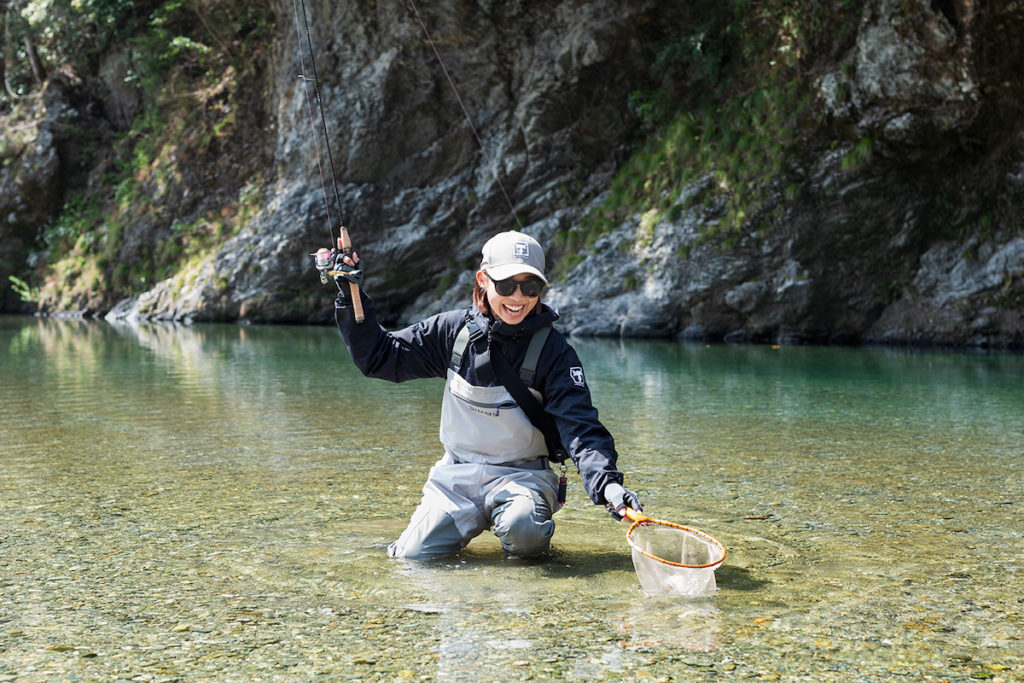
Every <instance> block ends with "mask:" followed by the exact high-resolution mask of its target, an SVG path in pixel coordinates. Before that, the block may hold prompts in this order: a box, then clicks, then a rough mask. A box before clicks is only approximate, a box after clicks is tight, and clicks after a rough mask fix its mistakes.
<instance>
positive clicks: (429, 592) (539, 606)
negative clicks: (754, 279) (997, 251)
mask: <svg viewBox="0 0 1024 683" xmlns="http://www.w3.org/2000/svg"><path fill="white" fill-rule="evenodd" d="M575 345H576V347H577V350H578V351H579V353H580V355H581V357H582V359H583V361H584V364H585V365H586V367H587V371H588V379H589V381H590V383H591V385H592V389H593V392H594V397H595V402H596V403H597V405H598V407H599V408H600V410H601V415H602V418H603V419H604V421H605V422H606V423H607V424H608V426H609V427H610V428H611V430H612V432H613V433H614V434H615V435H616V440H617V444H618V446H619V450H620V452H621V454H622V455H621V458H622V461H621V464H622V467H623V469H624V470H625V471H626V472H627V476H628V482H629V484H631V485H632V487H635V488H636V489H638V491H639V492H640V494H641V497H642V499H643V500H644V503H645V510H646V512H648V513H649V514H651V515H652V516H656V517H660V518H663V519H669V520H673V521H678V522H681V523H684V524H688V525H690V526H694V527H696V528H699V529H702V530H704V531H707V532H709V533H711V534H712V535H714V536H715V537H717V538H718V539H719V540H721V541H722V542H723V543H724V544H725V545H726V547H727V549H728V551H729V555H728V557H727V558H726V562H725V564H724V565H723V566H722V567H721V568H719V570H718V571H717V581H718V587H719V591H718V593H717V594H716V595H715V596H714V597H713V598H710V599H706V600H679V599H673V598H668V597H645V596H644V595H643V593H642V592H641V591H640V587H639V583H638V581H637V578H636V574H635V573H634V571H633V567H632V562H631V560H630V553H629V548H628V546H627V545H626V543H625V540H624V534H625V530H626V527H625V525H622V524H617V523H615V522H614V521H612V520H611V519H610V518H609V517H608V516H607V514H606V513H605V512H604V511H603V509H600V508H596V507H594V506H593V505H591V504H590V503H589V500H587V499H586V498H585V495H584V494H583V492H582V489H581V487H580V485H579V481H578V480H575V481H571V483H570V500H569V504H568V505H567V506H566V508H565V509H563V510H562V511H561V512H559V514H558V515H557V517H556V521H557V524H558V529H557V531H556V534H555V539H554V551H553V553H552V556H551V557H550V558H548V559H546V560H545V561H541V562H524V561H521V560H516V559H510V558H506V557H504V556H503V554H502V552H501V549H500V546H499V545H498V544H497V541H495V540H494V539H493V538H491V537H490V536H489V535H484V536H481V537H480V538H478V539H476V540H475V541H474V542H473V543H472V544H471V545H470V546H469V548H467V549H466V550H465V551H463V552H462V553H460V554H459V555H457V556H454V557H450V558H445V559H444V560H439V561H435V562H430V563H406V562H398V561H392V560H389V559H387V558H386V556H385V550H384V549H385V547H386V545H387V543H388V542H390V541H391V540H393V539H394V538H395V537H396V536H397V535H398V533H400V532H401V530H402V529H403V528H404V526H405V523H406V521H407V519H408V517H409V515H410V514H411V512H412V509H413V508H414V507H415V505H416V502H417V501H418V498H419V489H420V486H421V484H422V482H423V479H424V478H425V476H426V472H427V469H429V467H430V465H431V463H432V462H433V461H434V460H435V459H436V458H437V457H438V455H439V453H440V445H439V444H438V442H437V418H438V413H439V409H440V391H441V387H442V386H443V385H442V383H441V382H440V381H423V382H411V383H408V384H402V385H391V384H387V383H384V382H377V381H371V380H367V379H365V378H363V377H362V376H361V375H359V373H358V371H356V370H355V369H354V368H353V367H352V365H351V363H349V362H348V359H347V356H346V354H345V351H344V347H343V345H342V344H341V343H340V340H339V338H338V336H337V333H336V332H334V331H333V330H331V329H327V328H308V327H246V326H229V325H196V326H189V327H180V326H172V325H139V326H120V325H118V326H114V325H109V324H106V323H98V322H86V321H57V320H47V319H21V318H0V353H3V354H4V356H5V357H4V361H3V365H2V370H0V372H2V385H0V459H2V460H0V462H2V465H3V467H2V472H0V525H2V527H3V529H4V530H5V533H4V536H3V537H2V538H0V594H2V600H0V678H2V677H3V676H16V677H17V680H19V681H20V680H54V679H61V678H73V679H74V678H125V679H131V678H136V677H139V678H141V679H147V677H148V678H155V679H159V678H171V679H173V678H174V677H175V676H179V677H181V676H184V677H186V678H189V677H199V678H208V679H223V678H224V677H225V674H226V673H231V675H233V676H235V677H249V678H273V677H286V678H298V679H308V678H314V677H316V676H326V677H329V678H330V677H343V676H344V677H349V676H354V677H364V678H369V679H376V678H387V679H391V678H402V677H417V678H418V677H420V676H426V677H428V678H433V679H438V680H474V679H480V678H484V679H499V678H500V679H509V678H525V677H531V676H532V677H535V678H545V677H546V678H557V679H570V680H593V679H601V678H606V677H623V676H627V675H629V676H637V677H645V676H649V677H653V678H655V679H657V678H675V679H682V680H689V679H703V678H714V677H721V676H728V675H734V676H736V677H769V678H770V677H777V678H781V679H784V680H785V679H791V678H807V679H813V680H848V679H850V678H853V679H859V680H883V679H889V678H892V677H893V676H909V677H913V678H922V677H933V678H936V679H943V678H944V679H949V680H968V679H972V678H992V679H997V680H998V679H1003V680H1015V679H1018V678H1020V677H1022V676H1024V668H1022V667H1024V652H1022V645H1021V643H1022V642H1024V641H1022V637H1024V625H1022V622H1024V618H1022V612H1024V598H1022V597H1021V596H1022V595H1024V581H1022V567H1024V556H1022V552H1024V551H1022V548H1024V544H1022V542H1021V527H1020V519H1021V499H1022V492H1024V476H1022V470H1024V465H1022V459H1024V417H1022V414H1024V413H1022V411H1021V409H1020V406H1021V405H1024V357H1022V356H1019V355H1000V354H984V355H983V354H959V353H941V352H921V353H913V352H907V351H895V350H884V349H825V348H814V347H783V348H780V349H773V348H769V347H730V346H711V347H705V346H703V345H696V346H694V345H682V344H672V343H657V342H617V341H604V340H580V341H578V342H576V343H575ZM239 672H248V674H251V675H248V676H246V675H243V674H241V673H239Z"/></svg>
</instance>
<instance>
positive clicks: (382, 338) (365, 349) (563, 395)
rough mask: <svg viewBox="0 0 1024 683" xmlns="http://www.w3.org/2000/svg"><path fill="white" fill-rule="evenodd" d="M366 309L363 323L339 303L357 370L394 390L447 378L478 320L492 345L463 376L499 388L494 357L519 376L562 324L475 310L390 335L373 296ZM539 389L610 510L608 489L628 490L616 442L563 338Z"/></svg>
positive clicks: (473, 355)
mask: <svg viewBox="0 0 1024 683" xmlns="http://www.w3.org/2000/svg"><path fill="white" fill-rule="evenodd" d="M362 302H363V312H364V313H365V315H366V319H365V320H364V321H363V322H362V323H356V322H355V320H354V319H353V315H352V311H351V306H350V305H349V304H348V303H347V301H346V300H345V299H344V297H342V296H339V297H338V300H337V301H336V302H335V320H336V321H337V323H338V329H339V330H340V331H341V334H342V336H343V337H344V339H345V345H346V346H347V347H348V351H349V354H350V355H351V356H352V360H353V361H354V362H355V364H356V367H358V368H359V370H360V371H361V372H362V373H363V374H364V375H366V376H367V377H377V378H380V379H386V380H389V381H391V382H404V381H406V380H410V379H419V378H424V377H440V378H444V377H446V376H447V374H448V367H449V364H450V361H451V356H452V347H453V346H454V345H455V337H456V336H457V335H458V333H459V330H460V329H461V328H462V326H463V325H464V324H465V323H466V321H467V319H468V316H472V317H473V318H474V319H475V321H476V324H477V325H478V326H479V328H480V329H481V330H482V331H483V332H484V333H485V335H486V341H484V340H481V341H479V342H477V343H475V344H470V346H469V348H468V349H467V352H466V357H465V358H464V359H463V362H462V366H461V368H460V369H459V374H460V375H461V376H462V377H464V378H465V379H466V380H467V381H468V382H469V383H470V384H472V385H474V386H497V385H499V384H500V382H499V381H498V380H497V379H496V378H495V376H494V371H493V370H492V369H491V364H490V356H489V355H488V351H489V350H490V351H494V350H497V351H498V352H500V353H502V354H503V355H504V356H505V357H506V358H507V359H508V361H509V364H510V365H511V366H512V369H513V370H515V372H516V374H518V372H519V367H520V366H521V365H522V364H523V358H524V356H525V355H526V348H527V346H528V345H529V343H530V338H531V336H532V334H533V332H534V330H536V329H538V328H540V327H542V326H544V325H550V324H551V323H553V322H554V321H555V320H557V319H558V313H556V312H555V311H554V310H553V309H551V308H549V307H548V306H545V305H543V304H541V306H540V307H539V308H538V309H535V311H534V312H532V313H531V314H530V315H529V316H527V318H526V319H525V320H523V322H521V323H519V324H518V325H508V324H506V323H504V322H502V321H501V320H494V319H492V318H490V317H487V316H484V315H482V314H481V313H480V312H479V311H477V310H476V308H474V307H469V308H466V309H462V310H457V311H448V312H447V313H440V314H438V315H435V316H432V317H430V318H427V319H426V320H423V321H422V322H418V323H416V324H414V325H410V326H409V327H406V328H405V329H403V330H398V331H395V332H388V331H386V330H385V329H384V328H383V327H381V326H380V324H379V323H378V322H377V311H376V308H375V307H374V305H373V301H372V300H371V299H370V298H369V297H368V296H367V295H366V294H365V293H363V295H362ZM533 388H534V389H536V390H537V391H539V392H540V393H541V395H542V396H543V403H544V410H545V411H547V412H548V413H549V414H550V415H551V417H552V418H553V419H554V422H555V426H556V427H557V428H558V433H559V435H560V436H561V438H562V444H563V445H564V446H565V449H566V450H567V451H568V453H569V457H571V458H572V461H573V462H574V463H575V464H576V467H577V468H578V469H579V471H580V475H581V477H582V478H583V487H584V488H585V489H586V490H587V493H588V494H589V495H590V498H591V500H593V501H594V502H595V503H597V504H600V505H603V504H604V503H605V500H604V495H603V492H604V487H605V486H606V485H608V484H609V483H611V482H615V483H618V484H621V483H622V479H623V478H622V474H621V473H620V472H619V471H618V470H617V469H616V468H615V462H616V459H617V457H618V455H617V453H616V452H615V442H614V439H612V435H611V434H610V433H609V432H608V430H607V429H605V427H604V425H602V424H601V421H600V420H599V419H598V416H597V409H596V408H594V406H593V404H592V403H591V400H590V389H589V388H587V386H586V381H585V378H584V375H583V364H582V363H580V359H579V357H578V356H577V355H576V351H575V350H574V349H573V348H572V346H570V345H569V343H568V341H566V339H565V337H564V336H563V335H562V334H561V333H559V332H558V331H557V330H552V332H551V334H550V335H549V337H548V340H547V343H546V344H545V345H544V350H543V352H542V353H541V356H540V359H539V360H538V362H537V374H536V377H535V378H534V381H533Z"/></svg>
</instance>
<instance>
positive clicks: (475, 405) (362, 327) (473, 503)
mask: <svg viewBox="0 0 1024 683" xmlns="http://www.w3.org/2000/svg"><path fill="white" fill-rule="evenodd" d="M344 263H345V266H346V268H345V270H351V269H354V268H355V267H356V265H357V264H358V263H359V258H358V256H356V255H353V256H352V257H345V259H344ZM344 277H346V276H340V275H339V276H337V277H336V280H337V281H338V284H339V290H340V293H339V295H338V299H337V301H336V302H335V318H336V320H337V323H338V329H339V330H340V331H341V334H342V336H343V337H344V339H345V344H346V346H347V347H348V350H349V353H350V354H351V356H352V360H353V361H354V362H355V364H356V366H357V367H358V368H359V369H360V370H361V371H362V372H363V374H364V375H366V376H368V377H378V378H381V379H386V380H390V381H392V382H403V381H406V380H410V379H416V378H420V377H445V378H446V382H445V391H444V398H443V400H442V404H441V443H442V444H443V445H444V448H445V452H444V456H443V457H442V458H441V459H440V460H439V461H438V462H437V463H436V464H435V465H434V466H433V467H432V468H431V470H430V475H429V476H428V478H427V483H426V484H425V485H424V486H423V498H422V500H421V501H420V504H419V507H417V509H416V512H415V513H414V514H413V516H412V520H411V521H410V522H409V526H408V527H407V528H406V530H405V531H404V532H403V533H402V535H401V536H400V537H399V538H398V540H397V541H395V542H394V543H392V544H391V545H390V546H389V547H388V554H389V555H391V556H392V557H404V558H429V557H435V556H438V555H444V554H447V553H451V552H455V551H457V550H460V549H461V548H464V547H465V546H466V544H468V543H469V541H470V540H472V539H473V538H474V537H476V536H477V535H479V534H480V533H481V532H483V531H485V530H487V529H489V528H493V530H494V534H495V536H497V537H498V538H499V539H500V540H501V545H502V547H503V548H504V549H505V550H506V551H507V552H508V553H510V554H512V555H518V556H521V557H530V556H534V555H539V554H542V553H544V552H546V551H547V550H548V547H549V545H550V543H551V535H552V533H554V529H555V525H554V521H553V520H552V515H553V514H554V513H555V511H557V509H558V505H559V503H558V499H557V492H558V476H557V475H556V474H555V473H554V472H553V471H552V469H551V466H550V464H549V458H548V454H549V453H548V447H547V446H546V444H545V439H544V434H543V433H542V432H541V430H540V429H538V428H537V427H535V426H534V425H533V424H532V423H531V422H530V420H529V419H528V418H527V416H526V414H525V413H524V411H523V410H522V409H521V408H520V407H519V406H517V404H516V402H515V401H514V400H513V398H512V395H511V394H510V393H509V390H508V389H506V385H504V384H502V382H501V381H499V379H498V378H497V377H496V375H495V368H494V366H493V365H492V362H491V361H492V359H495V362H501V361H502V360H503V359H504V360H507V362H508V365H510V366H511V367H512V368H513V369H514V370H515V371H516V373H518V372H519V370H520V368H521V366H522V365H523V362H524V359H525V358H526V356H527V350H528V347H529V343H530V341H531V339H532V337H533V333H534V332H536V331H537V330H539V329H542V328H545V327H547V326H550V325H551V324H552V323H553V322H555V320H557V319H558V314H557V313H556V312H555V311H554V310H553V309H551V308H549V307H548V306H546V305H544V304H542V303H541V295H542V293H543V290H544V288H545V287H546V286H547V279H546V277H545V275H544V251H543V250H542V248H541V246H540V244H539V243H538V242H537V241H536V240H534V239H533V238H532V237H529V236H527V235H525V234H523V233H520V232H511V231H510V232H503V233H500V234H498V235H495V236H494V237H492V238H491V239H490V240H488V241H487V243H486V244H485V245H484V247H483V259H482V261H481V263H480V269H479V271H477V274H476V287H475V290H474V292H473V305H472V306H471V307H469V308H467V309H462V310H457V311H449V312H447V313H441V314H439V315H436V316H433V317H431V318H428V319H426V320H424V321H422V322H420V323H416V324H415V325H412V326H410V327H407V328H405V329H403V330H399V331H397V332H387V331H385V330H384V328H382V327H381V326H380V325H379V324H378V323H377V317H376V311H375V309H374V306H373V302H372V301H371V300H370V299H369V297H367V296H366V294H365V293H361V297H362V304H363V311H364V313H365V316H366V317H365V320H364V321H363V322H362V323H357V322H355V319H354V316H353V313H352V307H351V301H349V299H348V297H349V294H348V293H349V291H350V288H349V286H348V282H347V281H346V280H345V279H343V278H344ZM347 277H348V279H350V280H352V281H356V282H358V281H359V278H358V277H356V276H354V275H351V274H348V275H347ZM463 328H466V329H467V330H471V331H472V334H467V333H465V332H464V333H463V334H462V335H461V337H460V334H459V333H460V331H461V330H463ZM494 354H501V358H497V357H495V355H494ZM530 391H531V392H533V394H534V396H537V397H539V398H540V399H541V402H542V403H543V405H544V411H545V412H546V413H547V414H548V415H550V417H551V419H552V420H553V422H554V425H555V427H556V428H557V434H558V437H559V438H560V440H561V443H562V444H565V446H566V451H567V452H568V454H569V456H570V457H571V458H572V461H573V462H574V463H575V464H576V466H577V468H578V469H579V471H580V473H581V475H582V479H583V486H584V488H585V489H586V491H587V493H588V494H589V495H590V498H591V499H592V500H593V501H594V503H595V504H598V505H602V504H603V505H606V506H608V508H609V510H610V512H611V513H612V515H613V516H614V517H615V518H616V519H621V518H622V516H623V513H624V510H625V506H627V505H628V506H630V507H632V508H634V509H640V502H639V500H638V499H637V497H636V495H635V494H634V493H633V492H631V491H629V490H627V489H624V488H623V487H622V480H623V477H622V474H621V473H620V472H619V471H618V470H617V469H616V468H615V462H616V458H617V454H616V452H615V444H614V441H613V439H612V436H611V434H609V433H608V430H607V429H605V428H604V426H603V425H602V424H601V422H600V421H599V420H598V417H597V410H596V409H595V408H594V407H593V405H592V404H591V401H590V390H589V389H588V388H587V385H586V379H585V377H584V374H583V367H582V365H581V363H580V361H579V358H578V357H577V355H576V352H575V351H574V350H573V348H572V347H571V346H570V345H569V344H568V343H567V342H566V340H565V338H564V337H563V336H562V335H561V334H559V333H558V332H556V331H551V332H550V333H549V334H548V336H547V339H546V341H544V342H543V347H541V350H540V353H539V357H537V359H536V368H535V372H534V373H533V380H532V383H531V387H530Z"/></svg>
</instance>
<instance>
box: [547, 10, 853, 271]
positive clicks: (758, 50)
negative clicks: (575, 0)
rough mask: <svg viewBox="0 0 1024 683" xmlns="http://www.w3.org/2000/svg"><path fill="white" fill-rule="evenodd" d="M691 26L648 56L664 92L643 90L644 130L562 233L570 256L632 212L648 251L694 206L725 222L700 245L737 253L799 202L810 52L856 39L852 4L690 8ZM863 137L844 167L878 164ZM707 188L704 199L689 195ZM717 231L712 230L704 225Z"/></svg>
mask: <svg viewBox="0 0 1024 683" xmlns="http://www.w3.org/2000/svg"><path fill="white" fill-rule="evenodd" d="M691 7H692V13H693V17H692V22H691V23H689V24H688V25H687V26H684V27H681V30H680V31H679V33H677V34H676V35H674V36H671V37H669V38H668V39H667V40H665V41H663V42H662V43H660V44H659V45H657V46H654V47H653V48H652V49H653V50H654V51H655V55H656V56H655V58H654V60H653V67H652V76H653V78H655V79H657V80H659V81H660V82H661V83H662V84H663V85H662V86H661V87H658V88H654V89H650V90H643V91H636V92H634V93H633V94H632V95H631V96H630V100H629V102H630V106H631V108H632V110H633V112H634V114H635V115H636V116H637V118H638V120H639V121H640V122H641V125H642V127H643V128H644V129H645V130H647V131H649V134H648V135H647V137H646V142H645V143H644V144H643V145H642V146H640V147H638V148H637V149H636V150H635V151H634V153H633V155H632V157H631V158H630V159H629V160H628V161H627V162H626V163H625V164H623V166H622V167H621V169H620V171H619V173H618V175H617V176H616V178H615V179H614V182H613V183H612V186H611V188H610V191H609V193H608V195H607V197H606V198H605V199H604V201H603V202H602V203H601V204H600V205H599V206H597V207H596V208H594V209H593V210H592V211H591V213H590V214H589V215H588V216H587V217H586V218H585V220H584V221H583V225H582V226H580V227H579V228H577V229H574V230H570V231H566V232H563V233H562V234H561V235H559V236H558V238H557V241H556V248H558V249H559V250H560V251H562V252H563V253H565V254H567V256H566V257H564V258H563V259H562V264H561V265H562V272H563V273H564V272H567V268H568V269H571V267H572V266H574V265H575V264H576V263H578V261H579V260H580V258H582V257H577V258H575V259H573V258H572V257H571V256H569V255H572V254H574V253H577V252H579V251H580V250H581V249H585V248H586V247H587V246H588V245H590V244H592V243H593V242H594V241H595V240H596V239H597V238H598V237H600V236H601V235H603V234H606V233H608V232H609V231H610V230H612V229H614V228H616V227H618V226H619V225H621V224H622V223H623V222H624V221H626V220H628V219H630V218H631V217H634V216H642V217H643V218H642V219H641V220H640V221H639V223H638V226H637V231H636V237H635V244H636V246H637V247H641V248H642V247H643V246H644V245H646V244H648V243H649V242H650V240H651V239H652V236H653V235H652V231H653V228H654V226H655V225H656V224H657V222H658V221H659V220H660V219H661V218H662V217H663V216H665V215H667V216H668V217H670V218H673V219H678V218H679V217H680V216H681V215H682V212H683V210H684V209H686V208H690V207H691V206H693V205H694V204H698V203H699V204H701V205H703V206H706V207H712V206H713V207H715V208H714V210H715V211H716V212H718V213H719V214H720V215H719V217H718V221H717V223H716V224H715V225H714V226H713V227H711V228H709V231H708V233H706V234H705V235H703V236H702V239H712V240H715V241H716V242H717V243H718V244H720V245H721V246H722V247H723V248H726V249H728V248H731V246H732V245H733V244H734V243H735V242H737V241H738V237H739V236H740V235H741V234H742V233H743V232H744V231H747V230H752V229H762V228H763V227H766V225H765V224H768V225H770V223H771V221H772V220H773V219H774V218H775V216H774V214H775V212H776V211H778V209H777V206H778V205H779V203H780V202H781V201H785V200H787V199H790V200H791V199H793V198H795V194H796V192H797V191H798V188H799V185H798V184H797V183H795V182H793V181H792V180H789V179H788V178H789V175H790V173H791V170H792V169H791V166H792V165H793V162H794V160H795V153H796V149H797V143H799V142H800V141H801V130H802V128H803V127H802V125H801V123H802V120H803V119H804V118H805V117H807V116H809V115H810V114H811V108H810V105H811V96H810V88H809V87H808V80H807V78H806V75H807V74H808V73H809V72H810V70H811V69H812V67H813V65H812V64H811V63H810V62H809V59H810V58H809V57H808V55H819V56H820V55H822V54H825V53H827V52H828V51H829V50H828V49H826V47H823V46H834V45H836V44H839V43H841V42H842V41H843V40H844V39H846V38H847V37H849V36H852V35H854V33H855V27H856V20H857V18H858V16H859V14H858V7H859V4H858V3H855V2H852V0H832V1H831V2H815V1H813V0H768V1H767V2H759V3H752V2H749V1H747V0H728V1H727V2H711V1H710V0H700V1H697V2H694V3H691ZM871 149H872V143H871V141H870V140H862V141H861V142H860V143H859V144H857V145H856V147H855V148H854V149H853V151H852V152H851V153H850V154H849V157H848V160H845V161H844V167H845V168H849V169H850V170H855V169H857V168H859V167H861V166H863V165H865V164H867V163H868V162H870V160H871ZM698 180H702V183H701V188H702V189H701V191H699V192H697V191H689V192H686V193H684V192H683V190H684V188H687V186H690V185H691V184H693V183H695V181H698ZM709 224H710V223H709Z"/></svg>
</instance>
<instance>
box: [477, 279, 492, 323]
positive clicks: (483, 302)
mask: <svg viewBox="0 0 1024 683" xmlns="http://www.w3.org/2000/svg"><path fill="white" fill-rule="evenodd" d="M473 305H474V306H476V310H478V311H480V312H481V313H483V314H484V315H491V304H490V302H488V301H487V288H486V287H481V286H480V283H479V282H477V281H476V279H474V280H473Z"/></svg>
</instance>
